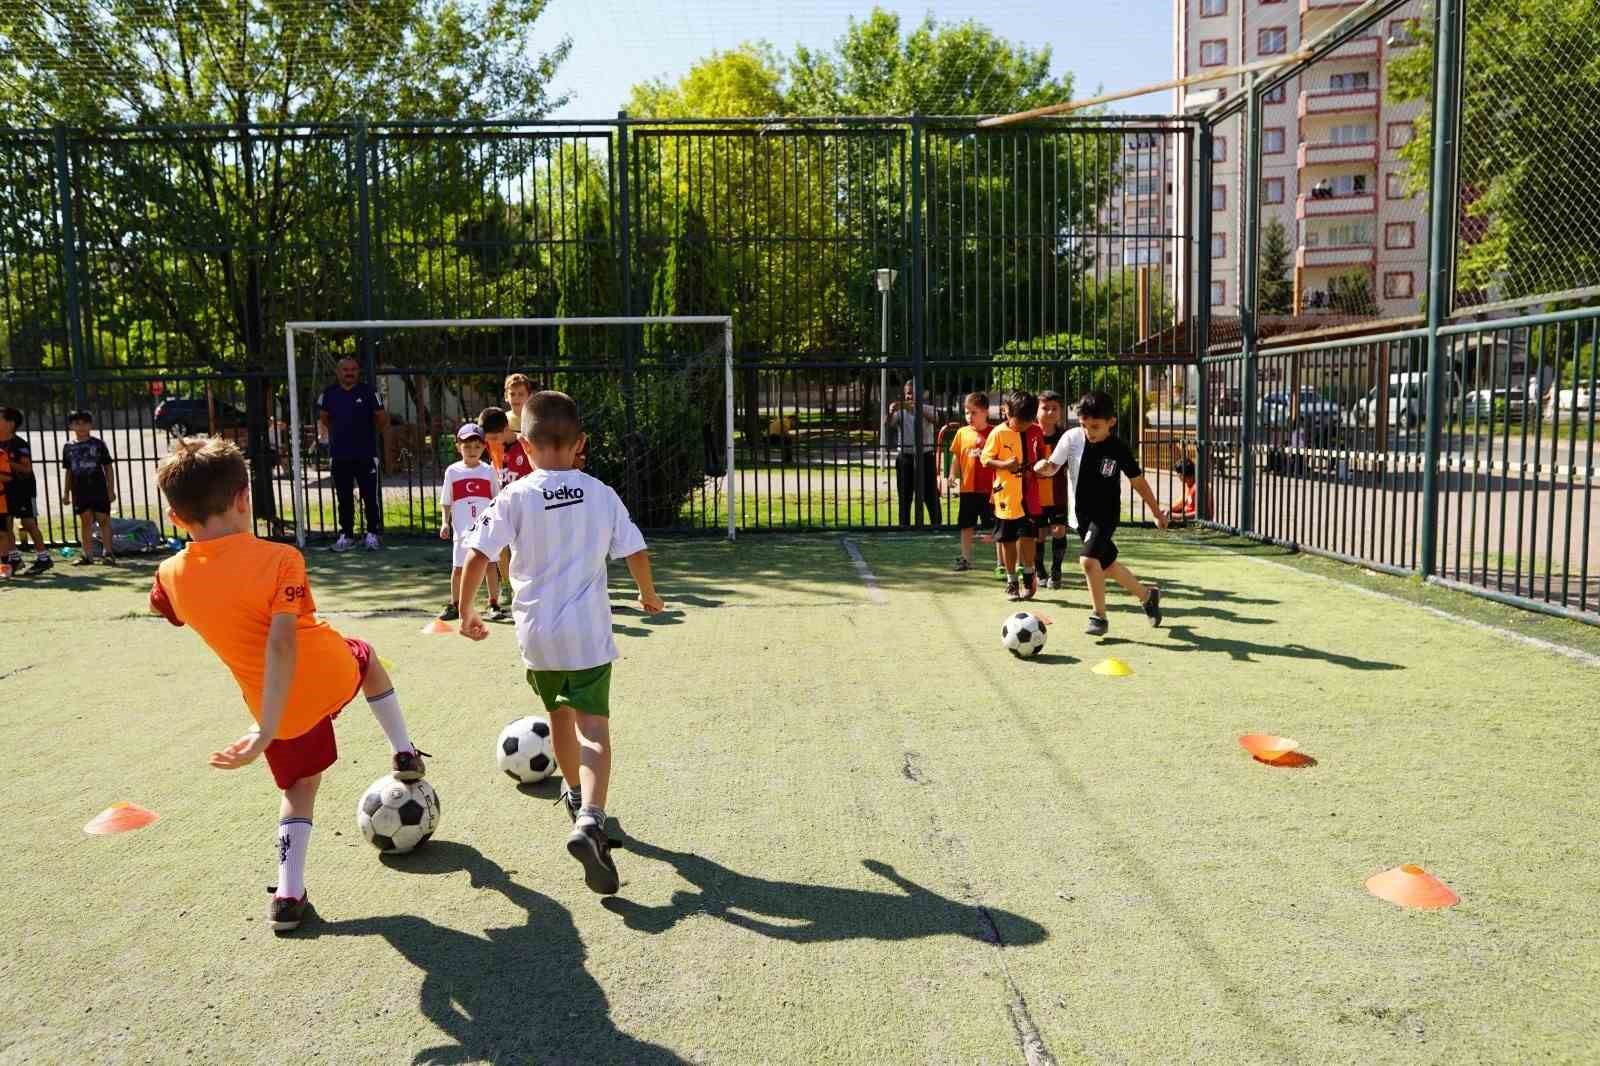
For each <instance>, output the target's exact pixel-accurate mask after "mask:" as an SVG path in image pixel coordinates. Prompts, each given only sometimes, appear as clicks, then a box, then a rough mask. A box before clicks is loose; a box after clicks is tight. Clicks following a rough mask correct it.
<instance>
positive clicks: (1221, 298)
mask: <svg viewBox="0 0 1600 1066" xmlns="http://www.w3.org/2000/svg"><path fill="white" fill-rule="evenodd" d="M1227 302H1228V283H1227V282H1225V281H1213V282H1212V283H1211V306H1212V307H1221V306H1223V305H1224V304H1226V303H1227Z"/></svg>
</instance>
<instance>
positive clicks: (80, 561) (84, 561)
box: [72, 555, 94, 566]
mask: <svg viewBox="0 0 1600 1066" xmlns="http://www.w3.org/2000/svg"><path fill="white" fill-rule="evenodd" d="M72 565H73V566H93V565H94V560H93V559H91V558H89V556H87V555H80V556H78V557H77V558H76V559H74V560H72Z"/></svg>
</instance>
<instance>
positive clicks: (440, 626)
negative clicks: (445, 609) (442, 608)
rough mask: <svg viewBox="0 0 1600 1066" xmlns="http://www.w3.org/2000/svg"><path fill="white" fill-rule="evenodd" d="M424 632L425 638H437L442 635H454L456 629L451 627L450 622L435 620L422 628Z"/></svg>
mask: <svg viewBox="0 0 1600 1066" xmlns="http://www.w3.org/2000/svg"><path fill="white" fill-rule="evenodd" d="M422 632H423V634H424V635H425V636H437V635H438V634H440V633H454V632H455V629H454V628H453V627H452V626H451V625H450V623H449V622H446V621H444V620H442V619H439V618H435V619H434V620H433V621H431V622H429V623H428V624H427V625H425V626H423V627H422Z"/></svg>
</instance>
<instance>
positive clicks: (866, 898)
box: [601, 837, 1048, 944]
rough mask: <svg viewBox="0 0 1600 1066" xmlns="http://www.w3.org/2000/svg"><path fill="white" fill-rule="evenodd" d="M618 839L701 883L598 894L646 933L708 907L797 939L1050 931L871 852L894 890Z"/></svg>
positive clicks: (1008, 935)
mask: <svg viewBox="0 0 1600 1066" xmlns="http://www.w3.org/2000/svg"><path fill="white" fill-rule="evenodd" d="M623 846H624V847H626V848H627V850H628V851H629V853H630V854H634V855H640V856H643V857H644V858H648V859H656V860H658V861H661V862H665V863H669V864H670V865H671V866H672V868H673V869H675V870H677V871H678V876H680V877H682V878H683V879H684V880H686V881H688V882H689V883H690V884H692V885H694V886H695V887H696V888H697V889H698V890H699V891H697V892H683V891H679V892H674V893H673V894H672V901H671V902H670V903H668V904H666V905H664V906H660V907H645V906H641V905H640V904H638V903H634V902H633V901H632V900H628V899H623V898H622V897H620V896H608V897H606V898H605V899H604V900H602V901H601V906H603V907H605V908H606V909H607V910H609V911H611V912H613V913H615V914H618V915H620V916H621V917H622V920H623V922H624V923H626V925H627V926H628V928H630V929H637V930H639V931H641V932H645V933H664V932H666V931H667V930H668V929H671V928H672V927H673V926H674V925H676V924H677V923H678V922H680V921H682V920H683V919H685V918H687V917H690V916H691V915H695V914H708V915H710V916H712V917H714V918H720V919H722V920H723V921H725V922H727V923H728V924H729V925H736V926H738V927H739V928H741V929H748V930H750V931H751V932H754V933H760V934H761V935H762V936H767V937H771V938H773V939H774V940H787V941H790V942H792V943H797V944H815V943H822V942H827V941H835V940H912V939H916V938H919V937H926V936H967V937H972V938H973V939H975V940H982V941H985V942H987V943H995V942H997V941H998V942H999V943H1003V944H1037V943H1039V942H1040V941H1042V940H1044V939H1045V937H1046V936H1047V935H1048V934H1047V933H1046V932H1045V929H1044V927H1043V926H1041V925H1039V924H1038V923H1037V922H1034V921H1032V920H1030V919H1028V918H1024V917H1021V916H1020V915H1016V914H1011V913H1009V912H1006V911H1001V910H995V909H993V908H990V907H981V906H975V905H972V904H968V903H962V902H960V901H957V900H953V899H948V898H946V897H944V896H941V895H939V894H938V893H936V892H933V891H931V890H930V889H926V888H923V887H922V886H921V885H918V884H915V883H913V882H911V881H908V880H907V879H906V878H904V877H901V876H900V875H899V874H898V873H896V872H895V870H894V867H892V866H889V865H887V864H885V863H881V862H878V861H876V860H873V859H867V860H863V862H862V865H863V866H865V867H866V868H867V869H868V870H870V871H872V872H873V873H874V874H877V875H878V876H879V877H882V878H884V879H885V880H886V881H888V882H889V883H890V884H892V885H894V886H895V887H896V888H898V889H899V891H898V892H874V891H869V890H866V889H859V888H835V887H833V886H830V885H813V884H805V883H801V882H793V881H768V880H766V879H765V878H760V877H751V876H749V875H748V874H741V873H737V872H735V871H733V870H730V869H728V868H727V867H726V866H722V865H720V864H718V863H715V862H712V861H711V860H710V859H706V858H703V857H701V856H699V855H696V854H693V853H692V852H684V851H673V850H671V849H669V848H662V847H657V846H655V845H654V844H647V843H645V842H644V841H642V840H636V839H634V838H632V837H629V838H626V839H625V840H624V842H623ZM753 915H760V916H762V917H752V916H753ZM769 919H770V920H769Z"/></svg>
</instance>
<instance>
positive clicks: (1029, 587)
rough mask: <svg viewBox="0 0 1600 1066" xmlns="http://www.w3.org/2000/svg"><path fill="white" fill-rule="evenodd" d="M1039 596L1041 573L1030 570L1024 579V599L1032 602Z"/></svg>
mask: <svg viewBox="0 0 1600 1066" xmlns="http://www.w3.org/2000/svg"><path fill="white" fill-rule="evenodd" d="M1038 594H1039V573H1038V571H1036V570H1029V571H1028V572H1027V573H1026V574H1024V575H1023V578H1022V598H1023V599H1025V600H1031V599H1033V598H1034V597H1035V596H1037V595H1038Z"/></svg>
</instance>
